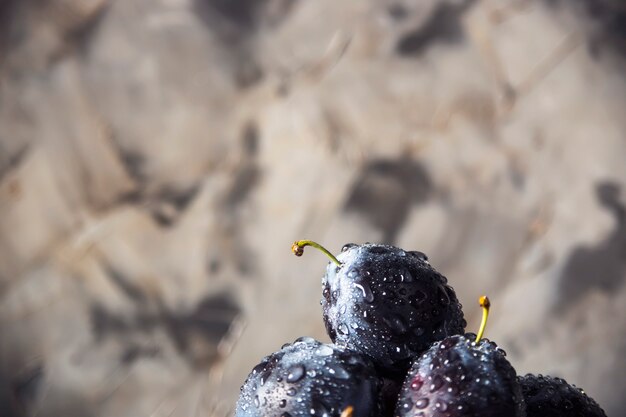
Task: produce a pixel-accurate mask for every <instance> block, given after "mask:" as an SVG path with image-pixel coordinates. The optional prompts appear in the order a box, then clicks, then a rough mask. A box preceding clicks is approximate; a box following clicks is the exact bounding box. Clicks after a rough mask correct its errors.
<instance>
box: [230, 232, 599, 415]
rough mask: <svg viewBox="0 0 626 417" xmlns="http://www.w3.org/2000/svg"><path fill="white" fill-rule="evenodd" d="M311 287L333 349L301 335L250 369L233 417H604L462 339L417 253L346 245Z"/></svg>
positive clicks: (555, 383)
mask: <svg viewBox="0 0 626 417" xmlns="http://www.w3.org/2000/svg"><path fill="white" fill-rule="evenodd" d="M306 246H312V247H315V248H317V249H319V250H321V251H322V252H324V253H325V254H326V255H327V256H328V257H329V258H330V260H331V262H329V264H328V266H327V268H326V273H325V275H324V277H323V279H322V301H321V304H322V310H323V320H324V324H325V326H326V331H327V333H328V336H329V337H330V339H331V340H332V342H333V343H332V344H324V343H321V342H319V341H316V340H314V339H312V338H308V337H301V338H299V339H297V340H296V341H295V342H293V343H291V344H286V345H283V347H282V348H281V349H280V350H279V351H278V352H275V353H273V354H271V355H269V356H266V357H265V358H263V359H262V360H261V362H260V363H259V364H258V365H257V366H255V367H254V369H253V370H252V372H251V373H250V375H249V376H248V378H247V379H246V381H245V382H244V384H243V386H242V387H241V393H240V396H239V400H238V401H237V405H236V411H235V415H236V417H271V416H276V417H296V416H314V417H315V416H317V417H379V416H382V417H391V416H396V417H479V416H480V417H606V414H605V413H604V411H603V410H602V409H601V408H600V406H599V405H598V404H597V403H596V402H595V401H594V400H593V399H591V398H589V397H588V396H587V395H586V394H585V393H584V392H583V391H582V390H580V389H578V388H576V387H574V386H571V385H569V384H568V383H567V382H566V381H564V380H563V379H559V378H551V377H547V376H542V375H539V376H535V375H526V376H524V377H518V376H517V373H516V371H515V369H514V368H513V366H512V365H511V364H510V362H509V361H508V360H507V358H506V353H505V352H504V350H502V349H501V348H499V347H498V346H497V345H496V344H495V343H494V342H492V341H490V340H488V339H486V338H483V332H484V329H485V325H486V322H487V317H488V312H489V307H490V303H489V299H488V298H487V297H484V296H483V297H481V299H480V305H481V307H482V309H483V320H482V323H481V326H480V329H479V331H478V334H477V335H475V334H471V333H465V326H466V322H465V319H464V317H463V310H462V307H461V304H460V303H459V301H458V299H457V297H456V294H455V292H454V289H453V288H452V287H451V286H450V285H449V284H448V281H447V279H446V278H445V277H444V276H443V275H441V274H440V273H439V272H437V271H436V270H435V269H434V268H433V267H432V266H431V265H430V263H429V262H428V257H427V256H426V255H424V254H423V253H422V252H418V251H405V250H403V249H400V248H397V247H394V246H389V245H381V244H372V243H366V244H363V245H356V244H347V245H345V246H344V247H343V248H342V250H341V253H340V254H338V255H337V256H336V257H335V256H334V255H332V254H331V253H330V252H329V251H328V250H326V249H325V248H324V247H322V246H321V245H319V244H317V243H315V242H313V241H310V240H300V241H297V242H295V243H294V245H293V247H292V250H293V252H294V253H295V254H296V255H298V256H301V255H302V254H303V252H304V248H305V247H306Z"/></svg>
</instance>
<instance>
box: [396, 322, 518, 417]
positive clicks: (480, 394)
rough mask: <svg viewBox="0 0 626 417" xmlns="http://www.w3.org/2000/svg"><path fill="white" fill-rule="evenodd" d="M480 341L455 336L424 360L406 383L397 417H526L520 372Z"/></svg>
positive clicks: (437, 345)
mask: <svg viewBox="0 0 626 417" xmlns="http://www.w3.org/2000/svg"><path fill="white" fill-rule="evenodd" d="M474 340H475V335H472V334H468V335H467V336H458V335H457V336H451V337H448V338H446V339H444V340H442V341H440V342H436V343H435V344H433V346H432V347H431V348H430V349H429V350H428V351H427V352H426V353H424V354H423V355H422V356H421V357H419V358H418V359H417V360H416V362H415V363H414V364H413V366H412V367H411V370H410V371H409V373H408V375H407V378H406V379H405V381H404V385H403V386H402V390H401V391H400V397H399V400H398V405H397V407H396V413H395V415H396V416H398V417H408V416H411V417H525V416H526V413H525V406H524V402H523V400H522V391H521V389H520V386H519V383H518V381H517V375H516V373H515V369H513V367H512V366H511V364H510V363H509V361H508V360H507V359H506V358H505V355H504V353H503V351H502V350H501V349H499V348H498V347H497V346H496V344H495V343H493V342H490V341H489V340H487V339H481V340H480V341H479V342H475V341H474Z"/></svg>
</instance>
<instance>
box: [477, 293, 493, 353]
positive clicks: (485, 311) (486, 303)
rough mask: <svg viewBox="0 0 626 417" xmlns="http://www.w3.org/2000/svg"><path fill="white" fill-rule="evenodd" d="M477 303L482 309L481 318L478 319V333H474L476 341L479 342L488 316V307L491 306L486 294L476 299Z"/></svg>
mask: <svg viewBox="0 0 626 417" xmlns="http://www.w3.org/2000/svg"><path fill="white" fill-rule="evenodd" d="M478 304H479V305H480V306H481V307H482V309H483V318H482V320H481V321H480V328H479V329H478V334H477V335H476V343H478V342H480V339H482V338H483V334H484V333H485V327H487V317H489V308H490V307H491V302H490V301H489V298H488V297H487V296H486V295H483V296H481V297H480V298H479V299H478Z"/></svg>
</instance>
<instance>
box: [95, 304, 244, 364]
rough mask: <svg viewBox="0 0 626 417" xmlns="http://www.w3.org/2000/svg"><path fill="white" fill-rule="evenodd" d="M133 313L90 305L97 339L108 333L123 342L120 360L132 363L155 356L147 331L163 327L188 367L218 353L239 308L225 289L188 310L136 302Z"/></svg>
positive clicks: (211, 359) (157, 351)
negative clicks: (135, 309)
mask: <svg viewBox="0 0 626 417" xmlns="http://www.w3.org/2000/svg"><path fill="white" fill-rule="evenodd" d="M139 305H140V308H139V311H138V312H137V313H136V314H135V315H134V316H127V315H118V314H115V313H113V312H110V311H108V310H106V309H105V308H103V307H102V306H99V305H94V306H93V307H92V309H91V321H92V326H93V333H94V338H95V340H96V341H97V342H102V341H103V340H104V339H106V338H109V337H112V338H115V339H117V340H119V341H122V342H123V343H124V349H123V351H122V353H121V356H120V358H119V360H120V363H121V364H123V365H126V366H129V365H132V364H133V363H134V362H135V361H137V360H139V359H141V358H147V359H151V358H158V357H159V355H160V354H161V351H160V349H159V348H158V346H156V345H155V344H151V343H149V342H147V341H149V340H150V334H151V333H153V332H155V331H163V332H165V334H167V335H168V337H169V338H170V340H171V341H172V344H173V346H174V347H175V348H176V351H177V352H178V354H179V355H180V356H182V357H183V358H184V359H185V360H186V361H187V362H188V363H189V365H190V367H191V368H192V369H196V368H197V369H203V368H205V367H207V366H210V365H211V364H213V363H214V361H215V360H216V359H217V357H218V356H219V348H218V347H219V344H220V342H221V341H222V340H224V339H225V338H227V337H228V335H229V332H230V330H231V326H232V324H233V322H234V321H235V320H236V319H237V317H238V316H239V315H240V313H241V310H240V308H239V306H238V305H237V304H236V303H235V302H234V300H233V299H232V298H231V296H230V295H229V294H228V293H219V294H214V295H209V296H207V297H205V298H204V299H203V300H202V301H200V302H199V303H198V305H197V306H196V307H195V308H194V310H193V311H191V312H173V311H170V310H169V309H167V307H165V306H162V305H161V306H159V307H158V308H153V306H152V305H148V304H143V303H140V304H139Z"/></svg>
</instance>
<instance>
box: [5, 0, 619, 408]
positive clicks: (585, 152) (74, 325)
mask: <svg viewBox="0 0 626 417" xmlns="http://www.w3.org/2000/svg"><path fill="white" fill-rule="evenodd" d="M554 3H556V4H554ZM584 3H586V2H584V1H582V0H580V1H576V2H570V4H569V5H565V4H563V2H554V1H552V2H541V1H519V0H518V1H512V0H509V1H501V0H482V1H478V0H477V1H453V0H441V1H438V0H420V1H409V0H404V1H391V0H385V1H381V0H360V1H353V2H350V1H341V2H339V1H334V0H317V1H298V0H263V1H253V0H248V1H244V0H238V1H234V2H227V1H218V0H46V1H35V0H24V1H21V0H13V1H5V2H4V3H2V4H0V54H1V55H0V57H1V58H2V59H1V61H0V415H2V416H10V417H22V416H33V415H37V416H40V417H142V416H151V417H156V416H162V417H166V416H170V417H174V416H181V417H183V416H185V417H186V416H220V415H228V414H229V413H230V412H231V410H232V407H233V405H234V401H235V399H236V398H237V395H238V388H239V386H240V385H241V383H242V382H243V380H244V378H245V376H246V375H247V373H248V372H249V370H250V369H251V368H252V366H254V364H256V363H257V362H258V361H259V359H260V358H261V357H262V356H264V355H266V354H269V353H271V352H272V351H274V350H276V349H278V348H279V347H280V346H281V345H282V344H283V343H285V342H288V341H292V340H293V339H295V338H296V337H298V336H302V335H308V336H313V337H316V338H319V339H322V340H328V339H327V336H326V335H325V332H324V329H323V325H322V320H321V311H320V308H319V305H318V300H319V298H320V293H321V289H320V277H321V275H322V273H323V271H324V267H325V264H326V261H325V259H324V258H323V257H322V256H321V255H318V254H315V253H313V252H311V253H310V254H308V255H307V256H305V257H303V258H301V259H298V258H295V257H293V256H292V255H291V254H290V252H289V248H290V244H291V242H293V241H294V240H295V239H300V238H311V239H315V240H318V241H320V242H322V243H324V244H325V245H326V246H327V247H329V248H330V249H331V250H333V251H338V250H339V249H340V247H341V246H342V245H343V244H344V243H346V242H357V243H359V242H365V241H372V242H374V241H381V242H388V243H393V244H396V245H398V246H402V247H404V248H406V249H418V250H422V251H424V252H426V253H427V254H428V255H429V257H430V259H431V262H432V264H433V265H434V266H435V267H436V268H438V269H439V270H441V271H442V272H443V273H444V274H445V275H446V276H447V277H448V278H449V281H450V283H451V284H452V285H453V286H454V287H455V289H456V290H457V293H458V295H459V298H460V300H461V302H462V303H463V305H464V306H465V311H466V316H467V319H468V322H469V325H468V327H469V329H471V330H473V329H475V328H476V327H477V324H478V315H479V309H478V306H477V304H476V299H477V297H478V296H479V295H480V294H482V293H487V294H489V295H490V298H491V300H492V304H493V314H492V318H491V319H490V326H489V328H488V329H487V336H488V337H489V338H491V339H493V340H495V341H497V342H498V343H499V344H500V345H501V346H502V347H503V348H504V349H505V350H507V352H508V357H509V358H510V360H511V362H512V363H513V365H514V366H515V367H516V369H517V370H518V372H519V373H525V372H535V373H544V374H552V375H555V376H561V377H564V378H566V379H567V380H568V381H570V382H571V383H575V384H577V385H579V386H581V387H583V388H585V390H586V391H587V392H588V393H589V394H590V395H592V396H593V397H595V398H596V399H597V400H598V402H599V403H600V404H601V405H602V406H603V407H604V408H605V410H606V411H607V414H608V415H609V416H617V415H619V414H620V412H621V411H622V410H623V408H624V406H625V405H626V404H625V403H624V397H625V394H626V391H625V390H626V387H625V386H624V377H623V376H624V375H626V361H625V360H624V357H625V355H626V336H625V335H626V307H625V306H626V287H625V286H624V285H623V284H624V280H625V278H626V213H625V212H626V209H625V207H626V190H625V189H624V187H626V164H624V160H625V158H626V139H625V138H626V118H625V117H624V115H625V113H624V109H625V108H626V77H625V76H624V74H626V72H625V69H626V64H625V61H624V58H623V54H624V52H625V49H624V41H623V39H624V38H623V35H620V34H619V33H615V32H613V31H612V30H611V28H614V27H615V26H611V25H612V24H614V23H611V22H613V21H612V20H610V19H615V18H616V17H615V16H616V15H602V14H601V16H600V17H601V18H606V19H609V20H591V19H589V18H588V16H587V15H586V14H585V13H584V12H582V11H581V10H582V7H579V6H581V5H582V4H584ZM596 3H597V4H599V5H600V6H598V7H599V9H600V10H601V11H603V12H607V13H608V11H609V10H611V9H610V7H611V6H610V2H596ZM607 16H608V17H607ZM611 16H612V17H611ZM622 19H623V20H622V21H621V22H626V18H622ZM607 22H609V23H610V24H609V23H607ZM619 36H622V37H621V38H620V37H619Z"/></svg>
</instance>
